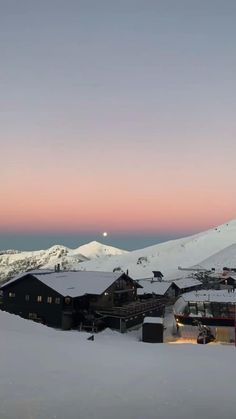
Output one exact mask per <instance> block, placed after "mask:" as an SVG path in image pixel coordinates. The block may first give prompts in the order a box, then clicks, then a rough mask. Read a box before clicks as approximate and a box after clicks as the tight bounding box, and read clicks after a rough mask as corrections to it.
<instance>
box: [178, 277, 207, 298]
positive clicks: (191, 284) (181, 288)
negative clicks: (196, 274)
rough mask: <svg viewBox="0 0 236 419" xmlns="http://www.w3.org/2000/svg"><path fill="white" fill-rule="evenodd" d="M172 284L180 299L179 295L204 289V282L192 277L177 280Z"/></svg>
mask: <svg viewBox="0 0 236 419" xmlns="http://www.w3.org/2000/svg"><path fill="white" fill-rule="evenodd" d="M172 284H173V285H172V286H173V289H174V292H175V297H178V296H179V295H181V294H183V293H185V292H189V291H193V290H198V289H200V288H202V282H201V281H199V280H198V279H195V278H191V277H187V278H181V279H176V280H174V281H172Z"/></svg>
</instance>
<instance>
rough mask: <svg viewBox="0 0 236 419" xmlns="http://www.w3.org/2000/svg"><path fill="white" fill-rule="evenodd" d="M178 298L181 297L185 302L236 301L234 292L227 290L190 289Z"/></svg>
mask: <svg viewBox="0 0 236 419" xmlns="http://www.w3.org/2000/svg"><path fill="white" fill-rule="evenodd" d="M180 298H183V299H184V300H185V301H187V302H190V301H191V302H195V301H196V302H198V301H199V302H204V301H209V302H212V303H213V302H215V303H220V302H222V303H233V304H235V303H236V292H228V290H199V291H191V292H187V293H186V294H182V296H181V297H180Z"/></svg>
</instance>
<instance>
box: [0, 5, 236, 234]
mask: <svg viewBox="0 0 236 419" xmlns="http://www.w3.org/2000/svg"><path fill="white" fill-rule="evenodd" d="M235 22H236V2H235V1H234V0H232V1H231V0H198V1H196V0H178V1H176V0H119V1H117V0H114V1H113V0H99V1H97V0H40V1H38V0H35V1H34V0H28V1H26V0H21V1H19V0H0V52H1V66H0V92H1V94H0V111H1V112H0V196H1V204H0V232H1V234H2V235H3V234H5V235H6V234H11V235H12V234H13V235H14V234H16V235H17V234H22V233H24V234H33V233H40V234H43V233H44V234H48V233H49V232H50V233H55V234H58V233H60V232H63V233H66V234H72V233H73V234H75V233H77V232H78V233H79V232H81V233H83V234H84V233H88V234H91V235H93V232H94V233H96V234H97V233H98V232H102V231H104V230H107V231H109V232H110V233H111V234H117V233H119V234H120V233H125V234H128V233H130V234H134V233H137V232H138V233H139V234H141V235H142V234H143V235H146V236H147V235H148V234H150V235H151V234H161V235H169V236H171V235H173V236H174V235H176V234H179V233H180V232H184V233H187V232H192V231H198V230H202V229H205V228H207V227H210V226H213V225H216V224H220V223H223V222H225V221H228V220H230V219H232V218H236V194H235V175H236V163H235V156H236V118H235V108H236V84H235V74H236V24H235Z"/></svg>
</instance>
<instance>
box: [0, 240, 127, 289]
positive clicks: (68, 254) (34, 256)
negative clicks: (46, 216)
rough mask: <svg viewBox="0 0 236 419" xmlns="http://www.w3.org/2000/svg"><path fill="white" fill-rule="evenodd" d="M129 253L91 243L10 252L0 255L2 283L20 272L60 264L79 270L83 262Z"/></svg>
mask: <svg viewBox="0 0 236 419" xmlns="http://www.w3.org/2000/svg"><path fill="white" fill-rule="evenodd" d="M125 253H127V252H126V251H125V250H121V249H117V248H115V247H111V246H106V245H103V244H101V243H98V242H95V241H93V242H91V243H88V244H86V245H83V246H80V247H78V248H77V249H70V248H68V247H65V246H61V245H55V246H52V247H50V248H49V249H47V250H37V251H32V252H21V251H16V250H10V251H5V252H1V254H0V281H3V280H5V279H8V278H10V277H12V276H14V275H16V274H18V273H20V272H25V271H28V270H31V269H39V268H42V267H44V268H52V269H53V268H54V266H55V265H56V264H58V263H60V265H61V267H62V268H63V269H67V270H68V269H75V267H76V269H79V268H80V267H79V265H80V264H81V262H84V261H88V260H90V259H93V258H95V259H99V258H101V257H102V258H103V259H104V258H105V259H106V258H107V257H110V256H113V255H121V254H125Z"/></svg>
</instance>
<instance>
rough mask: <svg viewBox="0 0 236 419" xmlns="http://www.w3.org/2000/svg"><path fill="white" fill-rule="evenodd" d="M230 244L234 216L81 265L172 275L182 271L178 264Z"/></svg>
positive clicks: (234, 237)
mask: <svg viewBox="0 0 236 419" xmlns="http://www.w3.org/2000/svg"><path fill="white" fill-rule="evenodd" d="M232 244H236V220H233V221H230V222H228V223H226V224H223V225H221V226H219V227H216V228H213V229H210V230H207V231H205V232H202V233H199V234H195V235H193V236H190V237H185V238H183V239H177V240H172V241H168V242H165V243H161V244H158V245H155V246H150V247H146V248H144V249H141V250H136V251H133V252H130V253H128V254H125V255H121V256H114V257H112V258H110V259H102V258H101V259H99V260H93V261H89V262H83V263H81V268H84V269H90V270H104V271H112V270H113V269H121V270H123V271H126V270H127V269H128V271H129V274H130V276H131V277H133V278H144V277H150V276H152V271H153V270H160V271H162V272H163V273H164V276H165V278H164V279H174V278H178V277H182V276H183V272H180V271H178V266H182V267H190V266H193V265H196V264H199V263H200V262H201V261H203V260H205V259H206V258H208V257H210V256H212V255H214V254H215V253H217V252H219V251H222V250H223V249H225V248H226V247H228V246H231V245H232Z"/></svg>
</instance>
